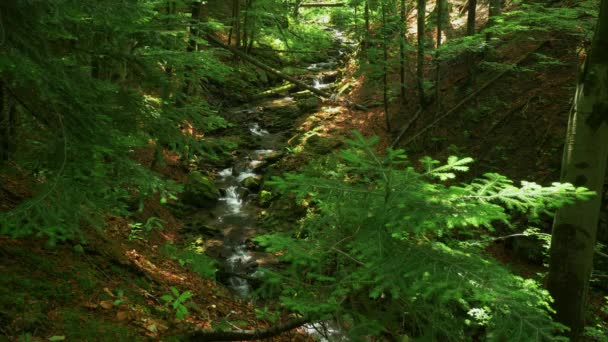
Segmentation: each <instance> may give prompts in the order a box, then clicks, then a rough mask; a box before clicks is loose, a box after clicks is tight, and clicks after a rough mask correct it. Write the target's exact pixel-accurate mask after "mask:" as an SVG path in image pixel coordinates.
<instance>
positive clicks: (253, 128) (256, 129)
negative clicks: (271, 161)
mask: <svg viewBox="0 0 608 342" xmlns="http://www.w3.org/2000/svg"><path fill="white" fill-rule="evenodd" d="M249 132H251V134H253V135H255V136H258V137H262V136H264V135H268V134H270V133H269V132H268V131H267V130H265V129H262V128H261V127H260V124H259V123H257V122H256V123H253V124H251V125H250V126H249Z"/></svg>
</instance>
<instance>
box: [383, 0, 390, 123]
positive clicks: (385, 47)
mask: <svg viewBox="0 0 608 342" xmlns="http://www.w3.org/2000/svg"><path fill="white" fill-rule="evenodd" d="M381 10H382V50H383V51H382V52H383V59H384V60H383V63H382V72H383V75H382V84H383V86H384V88H383V92H382V99H383V102H384V119H385V121H386V130H387V131H388V132H389V133H390V131H391V120H390V117H389V113H388V41H387V40H388V38H387V35H388V32H387V27H386V4H385V0H382V8H381Z"/></svg>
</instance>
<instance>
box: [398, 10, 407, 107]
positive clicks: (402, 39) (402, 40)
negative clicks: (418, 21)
mask: <svg viewBox="0 0 608 342" xmlns="http://www.w3.org/2000/svg"><path fill="white" fill-rule="evenodd" d="M400 18H401V22H400V23H399V28H400V32H399V33H400V34H399V76H400V82H401V87H400V88H401V112H402V113H403V112H405V104H406V103H407V84H406V83H405V82H406V74H405V73H406V70H407V68H406V56H405V44H406V43H407V10H406V4H405V0H401V16H400Z"/></svg>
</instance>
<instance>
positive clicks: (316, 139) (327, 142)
mask: <svg viewBox="0 0 608 342" xmlns="http://www.w3.org/2000/svg"><path fill="white" fill-rule="evenodd" d="M342 144H343V141H342V140H341V139H337V138H323V137H321V136H320V135H318V134H314V135H311V136H310V137H308V138H307V139H306V150H307V151H308V152H310V153H314V154H321V155H323V154H328V153H331V152H332V151H333V150H334V149H336V148H338V147H340V146H341V145H342Z"/></svg>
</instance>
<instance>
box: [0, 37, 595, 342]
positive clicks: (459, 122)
mask: <svg viewBox="0 0 608 342" xmlns="http://www.w3.org/2000/svg"><path fill="white" fill-rule="evenodd" d="M571 44H572V42H568V41H563V40H558V39H555V38H553V37H543V38H542V39H537V40H536V41H535V42H530V43H523V42H522V41H517V40H513V41H512V42H510V43H509V44H506V45H504V46H501V47H500V48H499V51H497V55H500V56H503V58H504V60H503V61H502V62H512V61H516V60H520V59H521V57H522V56H525V58H524V59H522V60H521V61H520V63H519V64H518V69H517V71H515V72H508V73H506V74H505V75H504V76H503V77H501V78H499V79H498V80H496V81H495V82H493V83H492V84H491V85H489V86H488V87H487V89H486V90H484V91H482V92H480V93H479V94H478V95H477V96H475V97H474V98H473V99H472V100H471V101H470V102H469V103H468V104H467V105H465V106H463V107H462V109H461V110H459V111H456V112H455V113H453V114H452V115H451V116H449V117H446V118H445V119H444V120H442V121H439V122H438V123H437V124H434V125H433V126H432V128H431V129H430V130H428V131H427V132H426V133H425V134H422V135H421V136H420V137H419V138H417V139H416V140H414V141H412V142H411V143H410V144H409V145H408V146H406V149H407V150H408V152H409V154H410V156H411V157H412V158H413V159H417V158H418V157H420V156H422V155H431V156H433V157H434V158H437V159H440V158H442V157H447V156H448V155H451V154H456V155H460V156H472V157H473V158H474V159H476V160H477V164H476V165H477V167H476V168H474V169H473V175H479V174H482V173H485V172H499V173H501V174H505V175H507V176H509V177H511V178H513V179H526V180H531V181H536V182H539V183H548V182H551V181H557V180H558V179H559V164H560V158H561V146H562V144H563V139H564V136H565V130H566V125H567V113H568V110H569V109H570V106H571V99H572V96H573V93H574V92H573V91H574V86H575V75H576V65H577V63H578V59H577V56H576V55H575V54H574V53H573V52H572V51H573V50H574V49H573V48H572V45H571ZM537 53H541V54H544V55H549V56H552V57H554V58H556V59H558V60H559V61H561V62H562V64H561V65H548V66H546V67H545V68H542V69H535V70H528V69H527V68H526V67H527V66H529V65H531V64H532V62H533V61H534V59H535V58H540V57H538V55H536V54H537ZM445 69H449V71H450V72H449V74H446V75H445V77H444V79H443V82H442V85H441V90H442V94H443V96H444V97H443V100H442V108H443V110H442V112H444V111H445V110H446V109H449V108H452V107H453V106H455V105H456V104H457V103H458V102H459V100H460V99H462V98H463V97H464V96H466V94H468V93H470V91H471V90H470V89H467V87H466V86H465V85H464V81H465V78H466V70H467V69H466V65H465V64H464V63H457V64H455V65H445ZM344 72H345V75H343V76H344V77H343V79H344V80H350V81H349V82H353V91H352V93H351V100H352V101H354V102H356V103H370V102H373V101H376V100H378V96H379V95H377V94H376V93H377V92H374V91H372V87H373V86H372V85H371V84H370V83H366V80H365V77H364V76H362V75H359V74H357V73H355V72H354V68H353V67H347V68H346V70H345V71H344ZM494 73H495V72H491V71H489V72H480V74H479V77H478V79H477V82H478V83H477V84H478V85H479V84H483V83H484V82H485V81H487V80H489V79H491V78H492V76H493V75H494ZM344 82H347V81H344ZM414 96H415V94H414V91H413V89H412V90H411V97H412V98H413V97H414ZM434 106H435V104H432V105H431V106H429V107H428V109H427V110H425V111H423V112H422V115H421V117H420V119H419V120H417V121H416V122H415V124H414V126H412V127H411V128H410V130H408V132H409V135H405V139H407V138H408V137H409V136H411V135H412V134H414V132H417V131H419V130H421V129H422V128H424V127H426V126H427V125H430V124H431V123H432V122H433V121H434V120H435V118H436V116H435V114H434V113H435V111H436V109H435V107H434ZM390 111H391V113H398V112H399V111H400V109H399V106H398V105H393V106H391V108H390ZM415 111H416V108H415V107H414V108H408V109H407V111H406V112H407V113H408V115H411V113H413V112H415ZM383 115H384V113H383V111H382V109H381V108H380V107H375V108H370V110H369V111H358V110H354V109H351V108H348V107H346V106H342V105H339V104H335V103H330V102H327V103H324V104H321V107H320V108H319V109H318V110H316V111H314V112H312V113H310V114H307V115H303V116H302V117H300V118H299V119H298V120H297V121H296V122H295V123H294V124H295V127H294V129H293V133H294V136H293V137H294V138H296V139H290V141H289V148H290V149H291V150H292V151H298V150H299V151H301V152H302V153H290V154H288V155H287V157H285V158H284V159H283V160H282V161H281V162H280V164H281V165H280V168H279V169H280V170H287V169H295V168H297V167H298V166H299V165H302V163H304V162H306V161H307V160H309V159H311V158H314V157H315V156H318V155H322V154H327V153H332V152H333V150H334V149H337V148H339V147H340V146H341V145H342V141H343V140H344V139H345V138H346V137H348V136H349V135H350V133H351V130H353V129H356V130H358V131H360V132H362V133H363V135H365V136H372V135H378V136H379V137H380V138H381V142H380V144H379V145H378V148H379V149H383V148H384V147H387V146H389V145H390V144H391V142H392V140H393V139H394V138H395V133H393V134H389V133H387V132H386V129H385V126H384V122H385V120H384V116H383ZM406 121H408V116H407V115H395V118H394V124H395V126H396V127H399V126H401V125H403V124H404V123H405V122H406ZM312 136H315V137H316V138H315V139H311V137H312ZM318 139H321V141H325V143H323V144H319V143H318V142H319V140H318ZM315 141H316V142H315ZM298 146H300V147H301V149H298V148H297V147H298ZM311 147H314V148H311ZM136 154H137V157H136V159H137V160H138V161H140V162H142V163H144V164H148V165H149V163H150V162H151V160H152V158H153V157H152V154H153V149H152V148H150V149H149V150H142V151H138V152H137V153H136ZM165 161H166V163H165V165H164V166H163V167H162V168H160V169H159V170H158V171H160V172H161V173H162V174H164V175H165V176H167V177H169V178H171V179H174V180H176V181H179V182H183V181H184V180H185V179H186V176H187V170H185V169H184V168H183V167H182V164H181V163H180V161H179V160H178V159H177V158H175V157H174V156H172V155H170V154H168V153H167V154H165ZM0 181H1V182H2V192H1V193H0V209H1V208H3V207H8V206H9V204H10V203H14V202H15V201H18V200H19V199H20V198H25V197H27V196H28V190H27V188H25V187H24V186H23V184H24V183H23V182H20V180H19V179H15V178H6V177H4V176H3V177H2V178H0ZM150 217H157V218H159V219H161V220H162V221H163V222H164V224H163V229H162V230H154V231H152V232H151V233H150V234H149V235H148V236H147V238H146V239H145V240H142V239H138V238H130V235H131V234H132V227H130V226H129V222H131V221H129V220H127V219H126V218H122V217H107V220H106V223H107V228H106V229H105V232H104V233H103V234H101V233H99V232H97V231H95V230H94V229H92V228H88V229H87V228H85V229H84V235H83V238H84V240H85V241H86V243H77V242H74V243H66V244H60V245H58V246H55V247H53V248H45V247H44V241H41V240H39V239H34V238H24V239H16V240H14V239H9V238H6V237H0V257H1V258H2V260H3V263H2V264H0V272H2V277H0V329H2V330H0V341H1V340H3V339H5V340H19V341H45V340H51V341H61V340H71V341H108V340H114V341H136V340H145V339H153V340H159V339H162V340H166V341H172V340H175V341H180V340H184V339H185V338H186V337H187V336H188V335H189V334H190V332H191V331H192V330H193V329H195V328H196V329H215V330H226V329H227V330H239V329H264V328H267V327H269V326H271V325H273V324H275V323H276V322H275V321H271V319H269V318H268V317H267V316H265V315H264V312H262V310H261V307H258V306H256V305H255V303H252V302H249V301H246V300H243V299H241V298H239V297H238V296H237V295H236V294H235V293H233V292H231V291H230V290H229V289H227V288H226V287H225V286H224V285H222V284H220V283H218V282H216V281H214V280H206V279H203V278H201V277H200V276H199V275H198V274H196V273H194V272H193V271H191V270H190V269H189V268H188V267H185V266H184V265H183V262H180V261H181V260H179V259H177V260H175V259H172V258H169V257H167V255H166V254H164V252H163V248H162V247H163V245H165V244H167V243H178V244H179V243H183V242H184V235H183V229H184V222H183V220H182V219H181V218H178V217H176V216H175V215H174V214H173V213H172V212H171V211H170V210H168V209H167V208H166V207H164V206H162V205H160V204H159V200H158V198H151V199H148V200H147V201H146V203H145V206H144V210H143V211H142V212H140V213H137V214H136V217H135V219H136V220H138V221H140V222H146V220H147V219H149V218H150ZM542 228H543V229H544V231H545V232H548V231H549V230H550V222H549V221H547V222H545V223H544V226H543V227H542ZM506 233H508V232H506ZM488 253H489V254H490V255H492V256H493V257H495V258H496V259H497V260H499V261H501V262H502V263H504V264H505V265H507V266H508V267H510V268H511V269H513V270H514V271H515V272H516V273H519V274H521V275H523V276H527V277H536V275H537V273H539V272H543V270H544V268H543V266H542V258H541V259H540V260H537V261H531V259H530V258H529V256H528V255H525V254H526V250H525V249H518V248H513V245H512V244H511V245H509V244H505V243H500V244H495V245H494V246H492V247H491V248H490V249H488ZM172 288H175V291H177V292H178V294H177V295H176V294H175V293H174V292H173V291H174V290H172ZM186 291H189V292H190V293H191V294H192V295H193V296H192V297H191V298H190V299H188V300H187V301H185V302H184V305H185V307H186V308H187V310H188V312H190V315H188V316H186V317H185V318H184V319H181V320H180V319H178V318H176V307H177V306H175V305H174V303H175V300H169V301H166V300H164V299H163V297H165V298H167V296H169V297H173V298H174V299H175V297H179V295H181V294H183V293H184V292H186ZM596 297H599V298H601V294H600V293H597V294H596V295H595V296H594V298H596ZM283 316H284V317H282V318H281V320H287V319H289V315H288V313H285V314H284V315H283ZM1 335H4V336H1ZM309 339H310V337H309V336H306V335H305V334H304V333H303V331H302V330H293V331H291V332H288V333H285V334H284V335H282V336H280V337H276V338H273V339H270V340H272V341H305V340H309Z"/></svg>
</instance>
